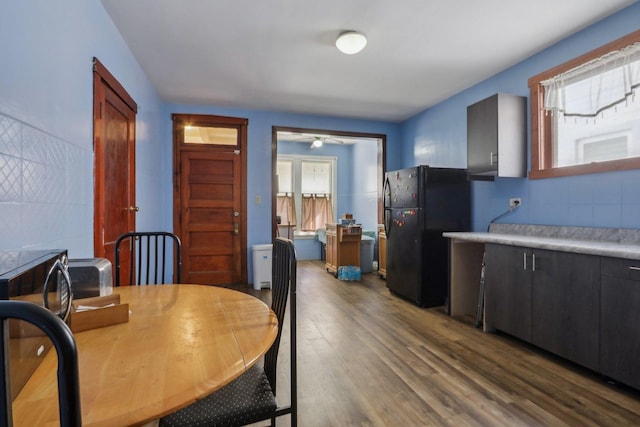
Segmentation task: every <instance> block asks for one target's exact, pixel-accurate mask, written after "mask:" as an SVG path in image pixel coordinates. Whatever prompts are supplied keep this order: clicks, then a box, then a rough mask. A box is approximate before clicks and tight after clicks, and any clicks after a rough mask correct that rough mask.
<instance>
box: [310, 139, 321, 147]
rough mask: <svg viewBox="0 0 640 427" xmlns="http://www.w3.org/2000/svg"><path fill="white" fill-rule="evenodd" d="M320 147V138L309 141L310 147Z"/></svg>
mask: <svg viewBox="0 0 640 427" xmlns="http://www.w3.org/2000/svg"><path fill="white" fill-rule="evenodd" d="M320 147H322V139H320V138H315V139H314V140H313V142H312V143H311V148H320Z"/></svg>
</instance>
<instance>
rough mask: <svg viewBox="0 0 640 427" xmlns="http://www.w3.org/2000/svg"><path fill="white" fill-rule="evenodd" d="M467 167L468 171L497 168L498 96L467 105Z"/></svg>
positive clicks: (481, 171) (483, 171)
mask: <svg viewBox="0 0 640 427" xmlns="http://www.w3.org/2000/svg"><path fill="white" fill-rule="evenodd" d="M467 169H468V171H469V173H471V174H474V173H487V172H492V171H497V170H498V96H497V95H494V96H492V97H490V98H487V99H484V100H482V101H480V102H477V103H475V104H473V105H470V106H468V107H467Z"/></svg>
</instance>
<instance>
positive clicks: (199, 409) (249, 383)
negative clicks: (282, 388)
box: [160, 237, 297, 427]
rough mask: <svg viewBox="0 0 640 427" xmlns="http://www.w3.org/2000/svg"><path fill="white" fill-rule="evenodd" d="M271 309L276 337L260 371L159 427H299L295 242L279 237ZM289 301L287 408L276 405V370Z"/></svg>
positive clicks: (252, 371)
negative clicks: (283, 419)
mask: <svg viewBox="0 0 640 427" xmlns="http://www.w3.org/2000/svg"><path fill="white" fill-rule="evenodd" d="M272 263H273V264H272V265H273V269H272V291H271V309H272V310H273V311H274V313H275V314H276V317H277V318H278V334H277V336H276V339H275V341H274V343H273V345H272V346H271V348H270V349H269V350H268V351H267V353H266V355H265V357H264V367H262V366H260V365H254V366H252V367H251V368H249V369H248V370H247V371H246V372H244V373H243V374H242V375H240V376H239V377H238V378H236V379H235V380H234V381H232V382H231V383H229V384H227V385H225V386H224V387H222V388H221V389H220V390H218V391H215V392H214V393H212V394H210V395H208V396H206V397H204V398H203V399H201V400H198V401H196V402H195V403H193V404H191V405H189V406H187V407H186V408H183V409H180V410H178V411H176V412H174V413H172V414H170V415H168V416H166V417H164V418H162V419H161V420H160V427H178V426H182V427H186V426H188V427H198V426H208V427H212V426H242V425H247V424H252V423H255V422H258V421H264V420H271V426H275V423H276V417H280V416H282V415H286V414H290V415H291V426H292V427H295V426H296V425H297V364H296V255H295V248H294V245H293V242H292V241H291V240H289V239H285V238H282V237H277V238H276V239H275V241H274V245H273V257H272ZM287 300H288V301H289V333H290V388H291V403H290V404H289V405H286V406H278V403H277V402H276V367H277V362H278V349H279V348H280V338H281V336H282V330H283V327H284V320H285V311H286V307H287Z"/></svg>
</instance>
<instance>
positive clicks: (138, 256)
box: [115, 231, 182, 286]
mask: <svg viewBox="0 0 640 427" xmlns="http://www.w3.org/2000/svg"><path fill="white" fill-rule="evenodd" d="M115 248H116V254H115V264H116V266H115V285H116V286H120V285H121V284H127V285H151V284H153V285H158V284H164V283H180V282H181V279H182V277H181V276H182V242H181V241H180V238H179V237H178V236H176V235H175V234H173V233H169V232H166V231H146V232H129V233H124V234H122V235H121V236H120V237H118V239H117V240H116V245H115ZM124 250H128V251H129V253H130V259H131V263H130V268H128V274H123V272H126V271H127V268H126V266H124V265H121V263H122V261H123V258H124V256H123V251H124ZM171 272H173V275H171ZM123 275H124V276H126V277H121V276H123Z"/></svg>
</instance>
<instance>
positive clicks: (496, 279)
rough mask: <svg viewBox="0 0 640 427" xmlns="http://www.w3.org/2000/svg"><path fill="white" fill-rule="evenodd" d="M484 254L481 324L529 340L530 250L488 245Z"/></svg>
mask: <svg viewBox="0 0 640 427" xmlns="http://www.w3.org/2000/svg"><path fill="white" fill-rule="evenodd" d="M485 247H486V255H485V266H486V267H485V322H486V326H487V328H489V329H492V328H495V329H498V330H501V331H504V332H506V333H508V334H510V335H513V336H516V337H518V338H521V339H523V340H526V341H530V340H531V270H530V269H529V268H528V265H527V263H528V262H529V261H527V260H530V259H531V251H530V250H528V249H525V248H520V247H517V246H505V245H497V244H490V243H488V244H487V245H486V246H485Z"/></svg>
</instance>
